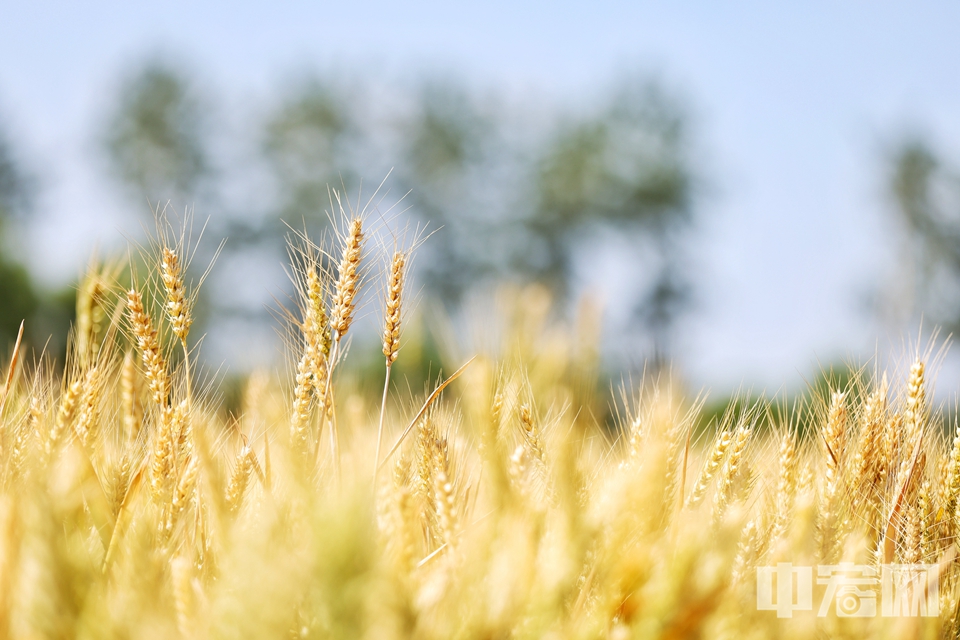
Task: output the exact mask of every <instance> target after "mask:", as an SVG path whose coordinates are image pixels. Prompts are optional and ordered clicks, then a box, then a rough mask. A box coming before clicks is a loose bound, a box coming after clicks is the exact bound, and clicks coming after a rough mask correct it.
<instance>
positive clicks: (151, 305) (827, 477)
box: [0, 215, 960, 639]
mask: <svg viewBox="0 0 960 640" xmlns="http://www.w3.org/2000/svg"><path fill="white" fill-rule="evenodd" d="M366 222H367V221H366V220H364V219H363V218H362V217H350V216H349V215H348V216H346V217H345V218H344V219H343V224H342V229H341V233H340V234H339V235H338V236H337V238H336V239H335V240H334V241H333V242H331V243H329V244H328V245H326V246H316V245H314V244H312V243H310V242H309V241H308V240H307V239H306V238H304V237H295V239H294V242H293V243H292V250H291V256H292V268H291V273H292V274H294V280H295V283H296V292H297V294H296V296H297V297H296V300H295V302H294V303H293V304H291V305H290V307H291V308H290V310H289V314H288V316H287V317H286V319H287V320H288V323H289V327H287V335H288V340H287V342H288V346H289V350H290V366H289V367H288V370H287V371H286V372H285V373H283V374H282V375H270V374H266V373H257V374H254V375H252V376H251V377H250V378H249V380H248V381H247V382H246V385H245V387H244V392H243V397H242V411H239V412H237V413H232V412H231V413H228V412H226V411H225V410H223V409H222V408H221V407H220V406H219V404H218V402H217V400H216V398H217V393H216V389H212V388H210V385H208V384H207V383H206V382H203V380H205V378H204V377H203V376H200V375H198V373H197V371H196V367H193V368H192V367H191V364H193V362H194V360H195V359H196V352H195V349H196V345H197V341H196V337H195V336H194V335H192V334H191V332H190V329H191V324H192V318H193V315H192V314H193V303H194V300H195V295H196V290H195V287H194V286H193V285H192V284H190V281H189V280H187V281H186V282H185V278H184V276H183V273H185V268H186V265H185V264H184V263H185V262H186V261H187V260H188V257H189V255H190V247H188V246H184V243H183V241H182V240H181V238H182V237H183V236H182V235H178V234H177V233H161V234H159V237H158V238H157V240H156V242H155V244H154V246H153V249H152V250H148V251H147V254H148V256H147V264H148V273H146V274H141V275H142V277H140V278H137V277H136V276H134V277H132V279H130V278H128V277H127V276H122V277H121V275H120V271H119V270H114V269H110V268H95V269H92V270H91V271H90V273H88V275H87V277H86V278H85V280H84V281H83V282H82V284H81V286H80V289H79V297H78V304H77V310H78V313H77V321H76V324H75V328H74V331H73V334H72V336H71V343H70V345H71V346H70V348H69V354H68V357H67V360H66V364H65V366H57V367H55V366H54V365H52V364H51V361H50V360H47V359H41V360H40V361H39V362H37V363H33V362H27V361H26V360H27V359H26V358H24V357H20V356H21V355H22V354H21V353H20V350H19V349H17V350H15V351H14V353H13V354H12V357H11V358H10V359H9V360H8V361H7V362H5V363H4V367H3V368H2V375H3V376H5V377H4V378H3V379H0V382H5V384H4V386H3V388H2V396H0V637H3V638H138V639H147V638H163V639H167V638H345V639H346V638H378V639H379V638H385V639H389V638H437V639H446V638H485V639H486V638H489V639H495V638H617V639H619V638H634V637H636V638H687V637H703V638H766V637H785V638H812V637H836V638H841V637H849V638H864V637H869V638H939V637H955V636H956V634H957V632H958V629H960V620H958V602H960V573H958V564H957V559H956V545H955V540H956V536H957V532H958V530H960V520H958V517H960V513H958V509H960V501H958V497H960V431H958V430H957V429H956V427H955V426H948V427H944V425H943V424H942V421H943V419H942V417H940V415H939V414H938V413H937V412H935V411H932V410H931V407H930V402H928V393H929V392H928V381H927V379H926V377H925V375H926V373H925V362H924V358H917V359H915V361H914V362H913V363H912V366H910V367H909V370H908V371H904V372H900V373H901V374H902V375H901V376H900V377H897V372H890V374H889V377H888V376H887V375H885V374H883V373H876V374H871V373H870V372H869V371H861V372H859V373H857V374H855V375H854V376H853V377H852V380H851V382H849V383H847V384H846V385H845V386H844V387H843V388H836V389H832V390H831V391H830V392H829V393H826V394H822V397H821V396H820V395H817V394H816V393H811V394H810V396H809V397H807V398H805V399H803V400H802V401H800V402H798V403H796V404H795V405H794V406H792V407H790V408H789V409H788V408H786V407H782V406H781V407H780V409H779V410H776V409H777V408H776V407H775V406H771V405H770V404H769V403H763V402H758V403H756V404H755V405H751V406H749V407H747V408H744V409H738V410H733V411H730V412H728V413H727V414H726V415H724V417H723V418H722V419H720V420H719V421H716V422H713V423H711V424H707V425H702V424H701V422H702V421H701V420H700V419H699V412H700V405H699V404H698V403H697V402H696V401H692V400H690V399H688V398H685V397H683V394H681V392H680V391H679V390H678V388H677V386H676V385H674V384H672V382H671V381H670V379H669V378H668V376H666V374H664V375H663V376H661V377H659V378H656V379H654V377H653V376H648V379H645V380H643V381H641V382H638V383H636V384H635V385H633V387H631V386H630V385H626V386H625V388H624V389H623V390H622V393H620V394H619V395H616V394H615V397H609V396H610V394H609V391H607V390H604V389H602V388H599V389H598V384H597V380H596V376H597V362H596V360H597V356H596V349H595V344H594V342H595V337H594V336H593V333H594V332H593V331H591V328H590V327H589V326H577V327H568V326H564V325H561V324H555V323H550V322H547V321H546V318H547V317H548V314H547V307H548V304H547V303H546V302H545V298H543V297H542V296H539V295H538V294H536V292H535V291H533V290H531V291H528V292H527V295H525V296H519V297H516V298H514V299H513V303H512V306H510V309H511V310H512V311H511V313H510V314H509V317H508V318H506V319H505V320H504V321H503V322H502V327H501V331H500V332H499V334H500V336H499V338H500V340H499V341H500V348H499V349H491V350H489V352H484V353H477V354H467V355H466V356H465V357H464V359H463V360H462V361H460V362H456V363H447V364H448V367H450V368H449V370H445V371H444V372H443V377H441V378H439V379H438V381H437V383H436V385H435V386H434V387H431V388H428V389H427V390H426V392H425V393H424V394H422V395H419V396H417V395H415V394H411V393H410V392H404V391H402V389H403V387H402V386H401V385H399V384H393V385H390V384H385V385H384V394H383V396H382V398H381V397H379V395H378V396H377V397H375V398H370V397H367V396H365V395H361V394H359V393H357V392H356V391H354V390H352V388H351V387H350V385H347V384H343V379H342V376H341V375H340V374H341V372H342V369H341V364H342V361H343V360H344V359H345V358H346V357H347V349H346V345H347V340H349V339H350V337H351V332H352V331H356V330H357V329H358V328H359V325H357V324H356V323H354V319H355V316H356V305H357V304H358V299H359V298H358V296H359V295H360V293H361V292H362V289H363V288H364V287H366V288H369V289H370V291H371V295H372V294H376V295H375V297H376V298H377V299H378V300H379V306H378V305H377V304H376V303H371V305H370V306H371V307H373V308H379V314H380V317H381V318H382V319H383V320H382V332H383V333H382V342H383V355H384V364H385V367H384V372H385V374H386V378H387V381H388V383H389V374H390V371H391V369H392V364H393V362H394V361H395V360H396V359H397V358H398V355H399V357H400V358H402V357H403V344H404V343H403V331H402V329H403V322H404V319H405V315H404V313H405V306H404V305H405V304H406V303H407V297H406V296H407V291H405V290H404V285H405V284H406V282H405V280H406V278H407V268H408V267H409V263H410V260H411V257H412V256H411V253H410V252H411V250H412V249H414V248H415V247H404V246H398V247H397V249H396V251H393V249H392V248H391V249H390V250H389V251H387V252H386V255H383V256H377V255H376V253H377V251H376V244H375V243H374V242H372V241H370V239H369V238H368V234H367V232H366V229H365V224H366ZM371 260H372V262H371ZM377 260H379V262H380V263H382V264H383V265H384V268H383V273H382V274H377V273H374V272H373V271H372V270H371V269H369V268H367V266H366V265H368V264H372V263H373V262H377ZM134 271H142V268H140V269H135V270H134ZM378 278H379V280H378ZM378 282H379V283H380V284H379V285H378ZM588 315H589V314H588ZM587 324H589V323H587ZM210 330H211V331H216V327H212V328H211V329H210ZM451 364H452V365H453V366H450V365H451ZM457 367H459V369H457ZM454 369H456V371H455V372H454ZM901 378H902V379H903V382H900V383H897V382H893V381H894V380H900V379H901ZM611 404H616V405H618V406H620V407H621V408H620V410H619V419H618V420H617V421H616V426H615V428H611V427H610V426H609V425H607V424H604V423H603V422H604V421H602V420H600V419H598V418H597V417H596V416H597V415H598V412H597V411H596V408H597V407H602V406H609V405H611ZM954 431H957V434H958V437H957V438H956V439H953V438H952V436H951V437H946V436H945V435H944V434H945V433H948V432H949V433H951V434H952V433H953V432H954ZM842 562H843V563H852V564H840V563H842ZM778 563H789V564H788V565H784V564H779V565H778ZM778 566H779V570H778ZM904 566H906V567H922V568H923V574H922V576H921V577H922V578H923V581H918V582H915V583H914V584H913V585H912V586H910V585H907V586H903V585H901V584H900V583H897V584H896V585H895V587H896V593H897V594H899V595H898V596H897V597H900V598H901V600H900V601H898V603H892V602H891V596H890V594H888V593H886V592H882V588H883V587H884V585H885V584H886V583H885V582H883V580H881V576H886V572H888V571H893V570H896V569H898V568H903V567H904ZM765 567H766V568H772V569H765ZM784 567H786V568H785V569H784ZM758 568H759V570H758ZM918 570H919V569H918ZM771 572H774V573H776V580H773V575H772V573H771ZM805 572H806V573H805ZM837 576H840V578H837ZM858 579H859V580H860V582H856V580H858ZM884 579H885V578H884ZM851 580H853V581H851ZM805 581H806V582H805ZM887 586H889V585H887ZM805 587H809V590H810V591H811V592H812V603H811V604H810V606H809V607H808V606H806V605H805V604H804V601H803V593H802V592H803V590H804V588H805ZM765 588H766V589H767V590H768V591H767V592H768V595H769V594H770V593H772V594H773V595H772V596H771V597H768V598H767V600H764V596H763V594H764V593H767V592H765V591H764V589H765ZM856 589H860V591H859V592H856V591H852V590H856ZM785 592H786V594H787V600H784V599H783V594H784V593H785ZM758 593H759V594H760V596H759V597H758ZM870 594H873V596H871V595H870ZM871 597H872V598H873V600H872V602H873V604H874V605H875V613H874V615H859V614H863V613H864V612H865V611H866V612H868V613H869V605H870V603H871ZM824 601H825V602H826V608H825V609H823V610H821V607H822V606H823V605H822V603H823V602H824ZM758 603H759V605H762V606H758ZM891 604H897V607H899V608H897V609H896V610H895V611H894V613H893V614H892V615H886V614H888V613H889V611H887V610H886V607H889V606H890V605H891ZM863 606H867V607H868V609H867V610H864V609H862V607H863ZM777 608H779V610H775V609H777ZM920 614H925V615H920Z"/></svg>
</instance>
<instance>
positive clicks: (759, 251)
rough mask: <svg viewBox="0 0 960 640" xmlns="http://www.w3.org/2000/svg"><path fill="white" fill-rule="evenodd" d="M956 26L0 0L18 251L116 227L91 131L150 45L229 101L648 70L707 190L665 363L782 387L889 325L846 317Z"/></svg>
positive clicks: (943, 146) (949, 104) (807, 14)
mask: <svg viewBox="0 0 960 640" xmlns="http://www.w3.org/2000/svg"><path fill="white" fill-rule="evenodd" d="M958 26H960V4H957V3H951V2H912V3H886V2H878V1H874V2H844V3H835V2H806V3H802V5H801V4H800V3H797V4H796V5H794V6H788V5H787V3H776V4H774V3H768V2H764V3H761V2H756V3H747V2H739V3H722V6H721V3H706V2H703V3H694V2H670V3H667V2H642V3H641V2H633V3H615V2H591V3H577V4H574V3H567V2H556V1H555V2H551V3H545V2H544V3H525V4H519V3H515V2H509V3H508V2H499V1H487V2H483V3H469V4H467V3H451V2H443V3H440V2H436V3H433V2H408V3H387V2H352V3H342V2H341V3H324V2H287V3H283V4H280V3H265V2H242V1H234V2H230V3H220V2H198V1H192V2H163V3H131V2H99V3H93V2H90V3H76V2H43V1H34V2H29V3H26V2H22V3H0V115H3V116H4V120H5V121H6V122H7V128H8V130H9V132H10V134H11V138H12V142H13V143H14V146H15V147H16V149H17V150H18V151H19V152H20V155H21V156H22V157H23V158H24V160H25V161H26V163H27V164H28V165H29V166H32V167H34V168H35V169H36V170H37V173H38V174H40V175H41V176H42V177H43V180H44V181H43V183H42V188H43V190H42V194H41V196H42V197H41V200H40V206H38V208H37V209H38V220H37V221H36V222H37V224H35V225H33V227H32V230H31V235H30V238H29V242H28V243H27V244H26V245H25V246H24V247H23V248H22V249H23V251H24V253H25V255H26V258H27V260H28V261H29V263H30V265H31V267H33V268H35V270H36V271H37V272H38V274H39V275H40V277H41V278H42V281H43V282H45V283H47V284H49V285H51V286H53V285H55V284H62V283H63V282H66V281H68V280H70V279H71V278H75V277H76V275H77V274H78V273H79V272H80V271H81V270H82V268H83V266H84V265H85V264H86V261H87V259H88V257H89V254H90V252H91V250H92V249H93V247H94V246H95V245H99V246H100V247H101V249H109V248H112V247H120V246H123V242H124V240H123V234H124V233H126V234H134V235H135V232H136V229H131V228H130V227H131V226H134V225H135V223H133V222H132V221H131V218H130V217H129V216H126V215H125V214H124V211H123V207H124V203H123V201H122V199H121V198H120V197H119V196H118V194H117V191H116V189H115V187H114V186H113V185H112V184H110V183H109V181H108V180H107V179H106V178H105V177H104V176H105V171H104V170H103V167H102V166H99V165H98V164H97V160H96V153H95V144H96V143H95V137H94V134H95V131H96V127H97V126H98V125H99V124H100V122H101V121H102V117H103V111H104V109H105V108H106V106H107V105H108V100H109V97H110V96H111V95H112V93H111V92H112V91H113V90H114V89H115V88H116V83H117V80H118V78H119V76H120V74H121V73H122V72H123V71H125V70H126V69H128V68H129V67H130V66H131V65H133V64H135V63H136V62H137V61H139V60H142V59H143V58H144V56H145V55H147V54H150V53H152V52H155V51H158V50H159V51H164V52H167V53H170V54H173V55H175V56H177V57H179V58H180V59H183V60H188V61H190V64H191V65H192V66H193V67H194V68H195V71H196V73H197V75H198V76H199V77H200V78H201V79H206V80H207V81H208V82H210V83H211V84H212V86H214V87H215V89H216V90H217V91H218V92H219V93H221V94H223V95H224V96H226V101H227V102H228V103H229V102H230V101H236V102H237V103H242V102H244V101H247V100H250V98H251V96H256V97H263V96H267V95H269V93H270V92H271V90H273V89H274V88H275V87H276V86H277V79H278V78H282V77H284V75H285V74H287V75H288V74H291V73H295V72H296V71H297V70H298V69H302V68H305V67H310V66H318V67H323V68H336V67H338V66H343V65H346V66H348V67H349V68H350V69H354V70H362V69H371V70H374V69H376V70H378V72H383V71H386V72H388V73H390V72H395V73H404V72H410V71H412V70H418V69H426V70H436V71H441V72H449V73H456V74H458V75H461V76H463V77H467V78H469V80H470V81H471V82H472V83H476V84H477V85H478V86H481V87H490V88H496V89H499V90H506V91H508V92H512V93H516V94H524V95H530V94H533V95H536V94H541V95H545V96H556V97H558V99H559V98H560V97H569V96H571V95H584V96H588V95H590V94H591V92H595V91H597V90H598V88H599V87H601V86H603V84H604V83H605V82H607V81H609V80H610V79H612V78H614V77H615V75H616V74H617V73H618V71H621V70H623V69H637V68H639V69H646V70H649V71H651V72H654V73H656V74H657V75H658V76H659V77H661V78H662V79H663V80H664V81H665V83H666V84H667V85H668V86H670V87H672V88H674V89H676V90H677V91H678V92H679V93H680V94H681V95H683V96H684V97H685V98H686V99H687V102H688V106H689V107H690V110H691V112H692V115H693V117H694V122H693V125H694V137H695V139H696V142H697V149H698V150H699V157H700V160H698V163H699V166H700V167H701V168H702V169H703V171H704V173H705V174H706V176H707V178H708V180H709V184H710V189H709V192H708V195H707V197H705V198H704V200H703V202H702V206H701V207H700V210H699V213H700V216H701V221H702V224H701V226H700V227H699V230H698V232H697V235H698V237H697V239H696V241H695V243H696V244H695V246H696V250H695V251H694V252H692V253H693V255H694V257H695V263H694V265H693V268H694V270H695V274H696V275H697V277H698V280H699V283H700V287H701V291H700V299H699V303H698V308H697V310H696V313H695V314H694V315H692V316H691V319H690V321H689V322H687V323H686V324H685V325H684V326H685V330H684V332H683V339H682V342H681V348H680V352H679V358H680V362H681V367H682V369H683V371H684V372H685V373H686V375H687V376H688V377H689V378H690V379H691V381H692V382H693V383H694V384H696V385H706V386H709V387H712V388H714V389H730V388H732V387H735V386H737V385H739V384H741V383H742V384H746V385H749V386H754V387H763V388H767V389H776V388H779V387H780V386H781V385H787V386H796V384H797V382H798V381H799V380H801V379H802V378H803V377H808V376H809V374H810V372H811V371H813V370H814V369H815V367H816V366H817V363H830V362H835V361H837V360H839V359H842V358H844V357H860V358H863V357H868V356H869V355H871V354H872V353H873V352H874V349H875V345H876V344H877V341H878V339H882V340H883V341H884V343H885V344H891V343H896V344H900V343H902V342H903V341H904V340H907V339H908V338H907V337H904V336H899V335H898V336H879V333H878V331H879V330H878V328H877V326H876V323H874V322H872V321H871V320H870V317H869V314H867V313H866V312H865V311H864V300H865V298H866V296H867V294H868V293H869V292H870V291H871V290H873V289H874V288H875V287H877V286H880V285H881V284H882V282H883V281H884V278H887V277H889V275H890V274H891V273H893V272H894V271H895V270H896V268H897V262H896V260H897V247H896V244H895V243H893V242H891V241H890V238H891V237H892V234H891V233H890V228H889V227H890V224H891V217H890V215H889V211H888V210H887V208H886V207H887V205H886V204H885V202H884V194H883V178H884V165H883V153H884V149H885V148H886V146H887V145H889V144H890V143H891V142H893V141H895V140H896V139H898V136H900V135H902V134H903V133H904V132H910V131H919V132H922V133H924V134H926V135H928V137H929V139H930V140H931V141H932V142H933V143H934V147H935V149H937V150H939V151H941V152H943V153H944V154H945V155H946V156H947V157H949V158H954V159H956V158H958V157H960V154H958V149H960V79H958V74H957V70H958V69H960V38H958V37H957V33H958ZM197 213H198V217H202V212H197ZM607 266H608V268H611V269H612V268H615V265H607ZM615 285H616V281H615V280H613V285H612V286H608V287H607V291H606V295H607V297H608V298H610V297H614V296H615V295H616V290H615Z"/></svg>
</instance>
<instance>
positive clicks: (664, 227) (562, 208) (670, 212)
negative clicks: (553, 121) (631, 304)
mask: <svg viewBox="0 0 960 640" xmlns="http://www.w3.org/2000/svg"><path fill="white" fill-rule="evenodd" d="M686 121H687V116H686V114H685V112H684V110H683V109H682V107H681V106H680V104H679V103H678V102H677V101H676V100H673V99H671V98H670V97H668V96H667V95H666V93H665V92H664V91H663V89H662V88H661V87H659V86H658V85H657V84H655V83H652V82H649V81H646V80H642V79H640V80H638V79H634V78H631V79H627V80H626V81H625V82H624V83H623V84H621V85H620V86H619V87H618V88H617V90H616V91H615V92H614V94H613V96H612V98H611V99H610V100H609V102H608V103H607V105H606V106H605V107H604V108H603V109H601V110H600V112H599V113H598V114H596V115H595V116H593V117H588V118H584V119H580V120H575V121H572V122H567V123H565V124H564V125H563V126H561V127H560V128H559V130H558V131H557V132H556V133H555V134H554V136H553V137H552V139H551V140H550V141H549V142H548V145H547V147H546V152H545V154H544V155H543V157H542V159H541V160H540V163H539V166H538V172H537V179H536V187H537V205H536V208H535V209H534V211H533V215H532V216H531V218H530V219H529V222H528V227H529V229H530V232H531V233H532V235H533V237H534V239H535V241H536V244H537V250H535V251H528V252H526V253H525V254H524V258H525V259H526V268H527V269H528V270H529V271H530V272H531V273H533V274H535V275H536V276H537V277H538V278H540V279H542V280H544V281H546V282H550V283H552V285H553V287H554V289H555V290H556V291H558V292H559V293H561V294H565V293H566V292H567V291H568V289H569V286H570V283H571V281H572V276H573V274H574V270H575V268H576V266H577V265H575V264H574V263H573V258H574V256H575V255H576V252H575V249H576V247H577V245H578V243H579V242H580V241H581V240H580V239H581V238H582V237H584V236H585V235H586V234H588V233H589V232H590V231H591V229H595V228H597V227H608V228H615V229H616V230H617V232H618V233H620V234H627V235H628V236H632V237H633V238H634V240H635V241H636V242H637V244H639V245H641V246H643V247H644V248H649V249H650V250H652V253H654V255H655V258H656V260H655V261H654V264H655V266H654V269H655V273H654V275H653V277H652V278H650V279H649V281H650V285H649V288H648V290H647V291H645V292H643V293H642V295H641V297H640V299H639V300H638V301H637V302H636V305H635V310H636V316H637V317H638V318H639V319H641V320H642V321H643V323H644V324H645V326H646V328H647V330H648V331H649V333H650V336H651V339H652V342H653V347H654V354H655V358H661V359H662V358H663V357H664V356H665V355H666V352H667V351H668V349H669V347H668V343H669V337H670V331H671V328H672V326H673V324H674V322H675V320H676V318H677V316H678V314H679V313H680V312H681V311H682V310H683V309H684V306H685V305H686V303H687V302H688V301H689V297H690V292H691V288H690V284H689V282H688V280H687V274H686V273H685V272H684V269H683V257H682V252H681V248H682V244H681V240H682V237H683V234H684V232H685V231H686V230H688V229H689V228H690V227H691V225H692V223H693V222H694V217H693V213H694V207H693V204H694V195H695V186H696V178H695V176H694V172H693V167H692V163H691V162H690V159H689V157H688V147H689V141H688V135H687V122H686Z"/></svg>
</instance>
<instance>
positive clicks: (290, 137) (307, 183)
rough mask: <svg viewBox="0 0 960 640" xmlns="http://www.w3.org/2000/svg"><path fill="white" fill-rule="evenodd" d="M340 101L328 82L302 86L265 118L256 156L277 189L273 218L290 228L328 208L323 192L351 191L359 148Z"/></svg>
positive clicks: (337, 90)
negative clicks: (355, 150)
mask: <svg viewBox="0 0 960 640" xmlns="http://www.w3.org/2000/svg"><path fill="white" fill-rule="evenodd" d="M349 113H350V112H349V110H348V109H347V105H346V97H345V96H344V95H343V93H342V91H341V89H340V88H339V87H338V86H337V85H336V83H334V82H333V81H331V80H322V79H320V78H317V77H312V78H309V79H307V80H305V81H302V82H300V83H299V84H298V86H297V87H296V88H295V89H294V90H293V91H291V92H290V93H289V95H288V96H287V97H286V98H285V99H284V100H283V101H282V102H281V103H280V104H279V106H278V107H277V108H276V109H275V110H274V112H273V113H272V114H271V115H270V117H269V118H268V119H267V121H266V124H265V126H264V131H263V134H262V141H261V145H262V147H261V148H262V151H263V155H264V158H265V159H266V161H267V165H268V167H269V169H270V173H271V175H272V177H273V179H274V182H275V184H276V186H277V193H276V213H277V215H278V216H279V217H281V218H282V219H284V220H286V221H287V222H289V223H290V224H298V223H299V222H301V221H303V220H316V219H317V218H318V217H319V216H322V215H323V212H324V211H326V210H328V209H329V208H330V194H329V191H328V187H331V188H335V189H340V188H341V187H354V186H355V185H356V183H357V178H358V176H357V175H356V169H355V167H354V166H353V162H352V161H351V157H350V152H351V151H352V150H353V149H352V148H354V147H357V146H359V145H361V144H362V141H361V140H360V139H359V137H360V132H359V131H358V129H357V127H356V126H355V125H354V123H353V122H352V121H351V118H350V117H349Z"/></svg>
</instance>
